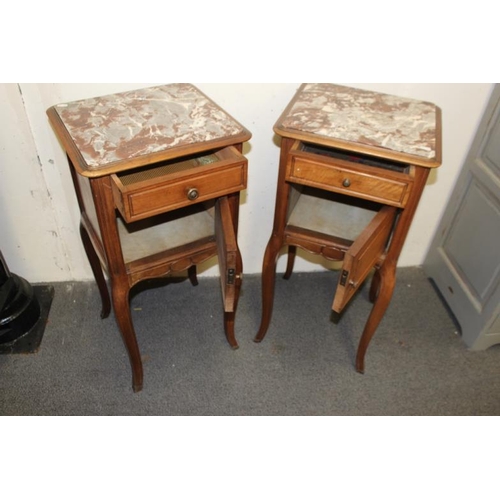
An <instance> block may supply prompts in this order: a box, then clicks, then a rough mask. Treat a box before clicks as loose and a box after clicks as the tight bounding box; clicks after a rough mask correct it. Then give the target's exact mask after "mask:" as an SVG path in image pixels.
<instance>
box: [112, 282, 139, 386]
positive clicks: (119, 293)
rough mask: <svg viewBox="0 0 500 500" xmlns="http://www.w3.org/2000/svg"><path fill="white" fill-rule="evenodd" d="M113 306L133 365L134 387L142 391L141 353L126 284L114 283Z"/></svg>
mask: <svg viewBox="0 0 500 500" xmlns="http://www.w3.org/2000/svg"><path fill="white" fill-rule="evenodd" d="M113 306H114V309H115V317H116V321H117V323H118V327H119V328H120V332H121V334H122V338H123V342H124V343H125V347H126V349H127V352H128V355H129V358H130V365H131V367H132V387H133V389H134V392H140V391H141V390H142V386H143V377H144V376H143V370H142V360H141V353H140V351H139V346H138V344H137V339H136V336H135V331H134V326H133V324H132V315H131V313H130V304H129V289H128V287H126V286H120V285H113Z"/></svg>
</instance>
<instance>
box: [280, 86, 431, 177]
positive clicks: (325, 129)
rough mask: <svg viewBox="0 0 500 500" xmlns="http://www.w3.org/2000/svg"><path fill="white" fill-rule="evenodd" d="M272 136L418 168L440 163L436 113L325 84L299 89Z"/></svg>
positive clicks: (423, 106)
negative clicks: (320, 144) (372, 156)
mask: <svg viewBox="0 0 500 500" xmlns="http://www.w3.org/2000/svg"><path fill="white" fill-rule="evenodd" d="M275 131H276V133H278V134H279V135H282V136H285V137H292V138H298V139H301V140H306V139H307V137H310V138H311V139H312V142H318V143H322V144H323V145H326V146H332V147H339V148H342V149H347V150H354V151H358V152H362V153H373V154H376V155H377V156H381V157H387V158H390V159H397V160H401V161H404V160H408V161H412V162H413V163H415V164H417V165H422V166H428V167H437V166H439V165H440V163H441V111H440V109H439V108H438V107H437V106H435V105H434V104H431V103H428V102H423V101H418V100H414V99H407V98H403V97H397V96H392V95H387V94H380V93H377V92H371V91H366V90H361V89H355V88H351V87H345V86H341V85H335V84H331V83H309V84H304V85H302V86H301V88H300V89H299V91H298V93H297V95H296V96H295V98H294V100H293V101H292V102H291V104H290V106H289V107H288V108H287V110H286V111H285V112H284V113H283V115H282V116H281V118H280V120H279V121H278V123H277V124H276V127H275Z"/></svg>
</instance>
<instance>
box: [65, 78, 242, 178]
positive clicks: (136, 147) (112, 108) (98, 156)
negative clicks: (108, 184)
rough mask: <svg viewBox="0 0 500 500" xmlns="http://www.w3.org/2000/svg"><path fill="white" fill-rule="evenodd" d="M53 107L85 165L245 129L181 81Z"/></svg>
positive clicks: (93, 167)
mask: <svg viewBox="0 0 500 500" xmlns="http://www.w3.org/2000/svg"><path fill="white" fill-rule="evenodd" d="M55 110H56V111H57V113H58V115H59V116H60V118H61V120H62V122H63V124H64V125H65V127H66V128H67V130H68V132H69V134H70V135H71V138H72V139H73V141H74V143H75V145H76V147H77V148H78V150H79V151H80V153H81V154H82V156H83V158H84V160H85V162H86V163H87V165H88V167H89V169H90V170H98V169H99V168H103V167H105V166H107V165H109V164H111V163H115V162H120V161H124V160H131V159H134V158H137V157H140V156H144V155H149V154H154V153H160V152H163V151H167V150H169V149H173V148H175V147H179V146H189V145H192V144H197V143H204V142H207V141H213V140H217V139H223V138H226V137H233V136H237V135H239V134H241V133H243V132H246V131H245V129H244V128H243V127H242V126H241V125H240V124H239V123H237V122H236V121H234V120H233V119H232V118H231V117H230V116H229V115H227V114H226V113H225V112H224V111H223V110H222V109H221V108H219V107H218V106H217V105H216V104H215V103H214V102H212V101H211V100H210V99H208V98H207V97H206V96H205V95H203V94H202V93H201V92H200V91H199V90H198V89H197V88H196V87H194V86H193V85H190V84H187V83H176V84H170V85H163V86H159V87H151V88H146V89H140V90H133V91H130V92H123V93H119V94H113V95H108V96H104V97H97V98H93V99H85V100H82V101H75V102H71V103H67V104H59V105H57V106H55Z"/></svg>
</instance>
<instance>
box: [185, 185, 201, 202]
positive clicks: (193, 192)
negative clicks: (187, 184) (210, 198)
mask: <svg viewBox="0 0 500 500" xmlns="http://www.w3.org/2000/svg"><path fill="white" fill-rule="evenodd" d="M199 196H200V193H199V191H198V190H197V189H196V188H191V189H190V190H189V191H188V194H187V197H188V200H191V201H195V200H197V199H198V197H199Z"/></svg>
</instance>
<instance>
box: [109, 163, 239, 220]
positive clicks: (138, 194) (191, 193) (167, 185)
mask: <svg viewBox="0 0 500 500" xmlns="http://www.w3.org/2000/svg"><path fill="white" fill-rule="evenodd" d="M246 177H247V163H246V160H245V161H243V162H240V163H239V164H236V165H234V164H232V165H229V166H226V167H223V168H220V167H218V168H217V169H214V170H213V171H212V170H209V171H207V172H204V173H202V174H200V175H187V176H183V177H181V178H178V179H176V180H172V181H163V182H162V181H158V182H156V183H155V184H153V185H150V186H147V187H143V188H141V189H138V190H136V191H132V192H124V191H123V190H121V189H120V185H119V183H117V182H115V183H114V184H113V189H114V196H115V201H116V204H117V206H118V208H119V210H120V212H121V213H122V215H123V217H124V218H125V220H126V221H127V222H134V221H137V220H141V219H144V218H147V217H152V216H154V215H158V214H161V213H164V212H168V211H170V210H175V209H177V208H181V207H185V206H188V205H192V204H194V203H200V202H202V201H207V200H211V199H213V198H217V197H219V196H225V195H228V194H231V193H235V192H237V191H241V190H243V189H245V188H246Z"/></svg>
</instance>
